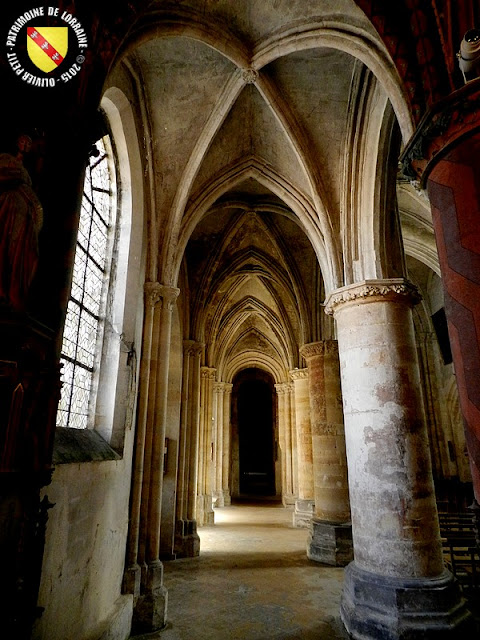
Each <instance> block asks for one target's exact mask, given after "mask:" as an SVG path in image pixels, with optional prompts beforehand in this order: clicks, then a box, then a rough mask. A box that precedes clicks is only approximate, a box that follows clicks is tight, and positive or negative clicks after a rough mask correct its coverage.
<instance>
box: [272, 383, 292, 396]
mask: <svg viewBox="0 0 480 640" xmlns="http://www.w3.org/2000/svg"><path fill="white" fill-rule="evenodd" d="M289 384H290V383H289V382H278V383H277V384H275V385H274V386H275V390H276V392H277V394H278V395H279V396H281V395H283V394H284V393H287V392H288V385H289Z"/></svg>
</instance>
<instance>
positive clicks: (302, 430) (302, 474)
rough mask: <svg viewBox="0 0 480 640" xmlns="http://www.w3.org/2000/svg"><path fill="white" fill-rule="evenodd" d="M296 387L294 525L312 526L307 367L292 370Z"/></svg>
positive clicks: (310, 435)
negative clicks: (295, 492)
mask: <svg viewBox="0 0 480 640" xmlns="http://www.w3.org/2000/svg"><path fill="white" fill-rule="evenodd" d="M290 375H291V377H292V380H293V384H294V388H295V425H296V432H297V461H298V498H297V499H296V500H295V510H294V513H293V525H294V526H295V527H305V528H308V527H309V526H310V522H311V520H312V516H313V506H314V493H313V455H312V430H311V425H310V399H309V394H308V371H307V369H295V370H293V371H291V372H290Z"/></svg>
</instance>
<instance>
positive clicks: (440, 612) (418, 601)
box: [340, 558, 473, 640]
mask: <svg viewBox="0 0 480 640" xmlns="http://www.w3.org/2000/svg"><path fill="white" fill-rule="evenodd" d="M379 563H381V558H379ZM340 615H341V618H342V621H343V624H344V625H345V628H346V629H347V631H348V633H349V634H350V635H351V637H352V638H354V639H355V640H377V639H378V640H417V639H420V638H421V639H422V640H429V639H432V640H447V639H450V638H452V637H453V634H454V633H455V637H458V636H457V634H460V635H461V634H462V633H463V634H465V635H464V637H465V638H471V637H473V635H470V634H471V633H473V628H472V625H473V621H472V618H471V614H470V612H469V611H468V610H467V608H466V606H465V600H464V599H463V598H462V595H461V592H460V588H459V586H458V583H457V581H456V580H455V578H454V577H453V576H452V574H451V573H449V572H448V571H446V570H445V571H444V573H443V574H442V575H440V576H438V577H436V578H416V579H415V578H410V579H400V578H390V577H386V576H381V575H378V574H376V573H371V572H369V571H364V570H363V569H360V568H359V567H357V565H356V564H355V562H352V563H350V564H349V565H348V567H347V568H346V569H345V582H344V587H343V594H342V602H341V605H340Z"/></svg>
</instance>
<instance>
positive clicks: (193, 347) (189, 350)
mask: <svg viewBox="0 0 480 640" xmlns="http://www.w3.org/2000/svg"><path fill="white" fill-rule="evenodd" d="M204 348H205V344H204V343H203V342H195V340H184V341H183V351H184V353H185V355H187V356H200V355H202V352H203V350H204Z"/></svg>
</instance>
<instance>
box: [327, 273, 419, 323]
mask: <svg viewBox="0 0 480 640" xmlns="http://www.w3.org/2000/svg"><path fill="white" fill-rule="evenodd" d="M421 299H422V298H421V295H420V293H419V291H418V289H417V287H416V286H415V285H414V284H412V283H411V282H409V281H408V280H406V279H405V278H388V279H384V280H364V281H363V282H356V283H354V284H349V285H347V286H346V287H341V288H340V289H337V290H336V291H332V293H331V294H330V295H329V296H328V298H327V299H326V301H325V313H327V314H328V315H334V314H335V313H336V312H337V311H338V310H339V309H340V308H343V307H344V306H345V305H347V304H352V303H353V304H357V305H358V304H362V303H367V302H379V301H382V300H383V301H385V302H406V303H408V304H410V305H411V306H413V305H415V304H417V303H418V302H420V300H421Z"/></svg>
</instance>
